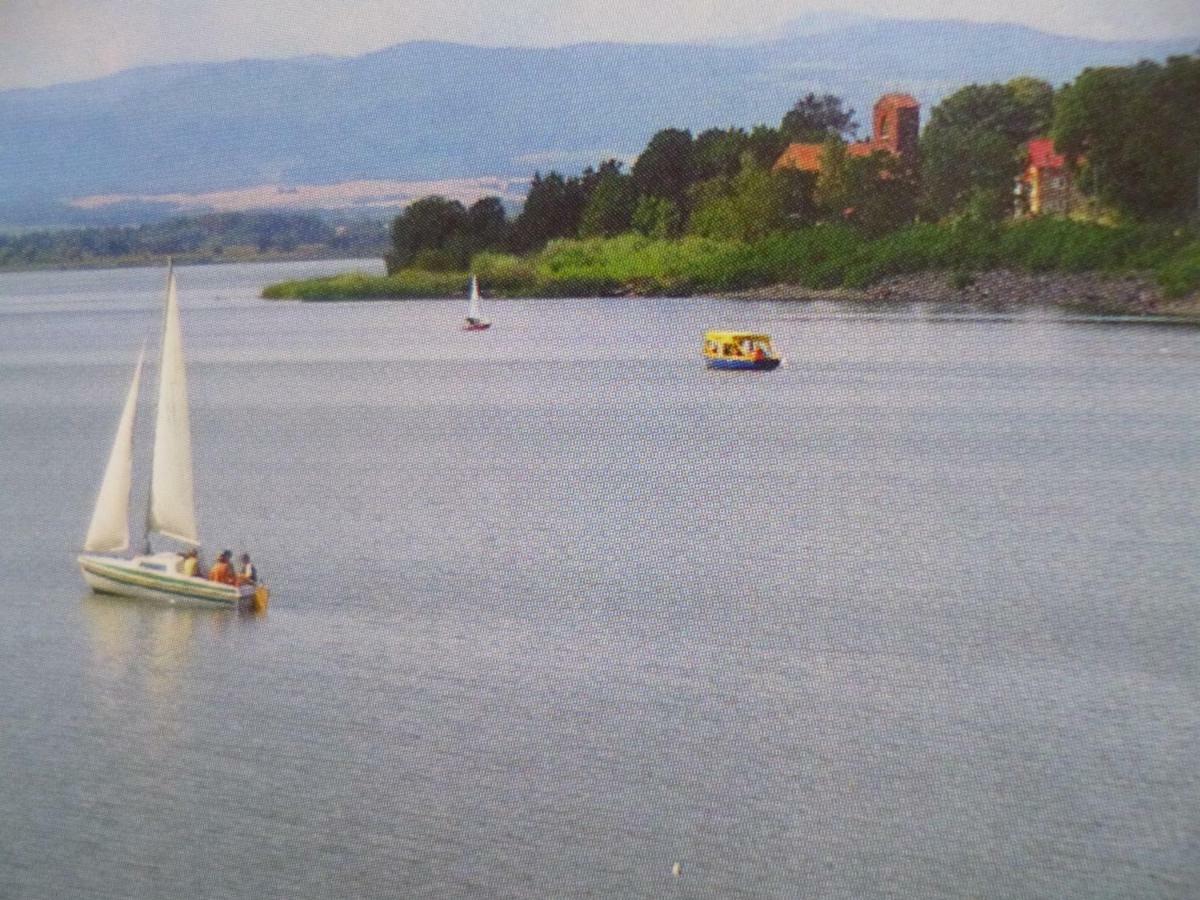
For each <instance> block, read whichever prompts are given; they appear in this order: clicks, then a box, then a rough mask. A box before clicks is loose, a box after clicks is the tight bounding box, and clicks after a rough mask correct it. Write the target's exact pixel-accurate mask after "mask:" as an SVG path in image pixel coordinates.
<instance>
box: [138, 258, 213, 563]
mask: <svg viewBox="0 0 1200 900" xmlns="http://www.w3.org/2000/svg"><path fill="white" fill-rule="evenodd" d="M146 524H147V530H148V531H154V532H157V533H158V534H161V535H164V536H166V537H169V538H174V539H175V540H177V541H183V542H184V543H186V544H199V543H200V538H199V536H198V535H197V533H196V504H195V499H194V494H193V491H192V433H191V426H190V424H189V422H188V400H187V375H186V373H185V372H184V362H183V328H182V327H181V326H180V324H179V301H178V300H177V299H176V296H175V272H174V270H171V271H169V272H168V274H167V310H166V321H165V323H164V325H163V343H162V353H161V360H160V364H159V380H158V415H157V417H156V418H155V422H154V466H153V468H152V470H151V475H150V513H149V516H148V519H147V523H146Z"/></svg>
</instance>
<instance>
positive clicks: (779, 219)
mask: <svg viewBox="0 0 1200 900" xmlns="http://www.w3.org/2000/svg"><path fill="white" fill-rule="evenodd" d="M692 201H693V210H692V215H691V218H690V219H689V221H688V231H690V232H691V233H692V234H698V235H703V236H704V237H711V238H718V239H720V240H736V241H752V240H757V239H758V238H761V237H764V236H766V235H768V234H770V233H772V232H775V231H779V230H781V229H782V228H783V227H784V226H785V225H786V214H785V191H784V188H783V185H782V183H781V182H780V180H779V179H778V178H777V177H776V176H774V175H772V174H771V172H770V171H768V170H767V169H765V168H763V167H762V166H760V165H759V164H758V163H757V162H755V160H754V157H753V156H751V155H750V154H749V153H746V154H743V156H742V166H741V170H740V171H739V172H738V174H737V175H736V176H734V177H733V178H710V179H709V180H708V181H704V182H701V183H700V184H698V185H696V187H695V188H694V189H693V191H692Z"/></svg>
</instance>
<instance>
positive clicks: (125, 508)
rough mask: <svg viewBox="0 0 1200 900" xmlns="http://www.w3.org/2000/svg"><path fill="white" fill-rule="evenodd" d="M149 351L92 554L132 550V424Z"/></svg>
mask: <svg viewBox="0 0 1200 900" xmlns="http://www.w3.org/2000/svg"><path fill="white" fill-rule="evenodd" d="M145 356H146V348H145V347H143V348H142V352H141V354H139V355H138V361H137V368H136V369H134V370H133V383H132V384H130V385H129V393H128V395H126V397H125V406H124V408H123V409H122V410H121V418H120V421H119V422H118V423H117V436H116V437H115V438H114V439H113V445H112V451H111V452H110V453H109V454H108V465H107V466H105V468H104V480H103V481H101V482H100V495H99V496H98V497H97V498H96V509H95V510H94V511H93V512H92V522H91V524H90V525H89V526H88V532H87V539H86V540H85V541H84V542H83V549H84V550H87V551H88V552H89V553H120V552H121V551H123V550H127V549H129V489H130V486H131V484H132V481H133V424H134V419H135V418H136V417H137V402H138V390H139V389H140V387H141V382H142V362H143V360H144V359H145Z"/></svg>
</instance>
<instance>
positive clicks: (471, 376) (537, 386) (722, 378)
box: [0, 263, 1200, 900]
mask: <svg viewBox="0 0 1200 900" xmlns="http://www.w3.org/2000/svg"><path fill="white" fill-rule="evenodd" d="M345 265H346V264H338V263H333V264H331V263H315V264H295V263H293V264H286V265H284V264H280V265H259V266H222V267H210V268H203V267H196V268H184V269H181V270H180V271H179V281H180V290H181V297H182V302H183V320H184V330H185V340H186V343H187V346H188V350H189V354H190V362H191V367H190V379H191V393H192V401H193V427H194V433H195V457H196V466H197V502H198V506H199V518H200V527H201V533H202V536H204V538H205V540H206V549H207V550H208V551H209V552H210V556H211V551H212V550H216V549H220V548H221V547H230V548H232V549H234V550H235V551H240V550H241V549H243V548H248V549H251V550H252V551H253V552H254V554H255V557H256V560H257V562H258V563H259V566H260V568H261V571H262V572H263V573H264V574H265V575H266V577H267V579H268V580H269V581H270V583H271V586H272V590H273V602H272V605H271V609H270V611H269V613H268V614H267V615H266V616H265V617H262V618H248V617H245V616H240V615H238V614H236V613H232V612H228V611H207V610H187V609H179V608H173V607H161V606H153V605H146V604H141V603H132V602H124V601H121V600H117V599H111V598H103V597H98V596H92V595H90V594H88V593H87V591H86V590H85V589H84V587H83V585H82V582H81V580H80V577H79V574H78V572H77V570H76V568H75V564H74V555H75V553H76V550H77V548H78V546H79V544H80V542H81V541H82V537H83V533H84V531H85V529H86V526H87V521H88V517H89V515H90V512H91V506H92V502H93V499H94V497H95V492H96V489H97V487H98V484H99V478H100V474H101V472H102V470H103V467H104V462H105V456H106V454H107V451H108V447H109V444H110V443H111V440H112V434H113V430H114V429H115V426H116V420H117V416H118V414H119V411H120V405H121V402H122V400H123V397H124V392H125V390H126V387H127V384H128V380H129V377H130V375H131V370H132V365H133V360H134V358H135V356H136V354H137V349H138V347H139V346H140V345H141V342H142V340H143V339H144V338H145V337H146V336H148V335H150V336H153V335H155V334H156V333H157V330H158V328H159V322H158V314H159V312H158V311H159V306H160V303H161V292H162V287H163V273H162V272H160V271H148V270H126V271H105V272H75V273H63V272H45V273H34V274H7V275H3V276H0V534H2V535H3V538H4V539H3V541H0V896H4V897H6V898H7V897H15V898H27V897H28V898H43V897H44V898H54V900H65V898H110V897H111V898H126V897H153V896H176V897H205V898H209V897H212V898H223V897H230V898H243V897H261V898H288V900H300V898H328V897H334V896H345V897H350V896H360V897H403V898H421V897H431V898H432V897H437V898H441V897H480V898H484V897H489V898H490V897H597V898H608V897H712V898H731V897H822V896H828V897H846V898H860V897H868V898H869V897H893V896H898V897H913V898H918V897H921V898H923V897H956V896H989V897H1031V896H1055V897H1066V896H1072V897H1132V896H1139V897H1151V896H1154V897H1157V896H1161V897H1194V896H1196V895H1197V893H1200V766H1197V758H1198V757H1197V747H1198V746H1200V655H1198V654H1197V644H1198V639H1200V627H1198V624H1197V623H1198V619H1200V616H1198V613H1197V604H1198V603H1200V564H1198V558H1197V550H1196V546H1197V538H1198V536H1200V528H1198V526H1200V512H1198V507H1197V500H1198V499H1200V491H1198V488H1200V444H1198V442H1197V434H1198V432H1200V399H1198V398H1200V332H1198V331H1196V330H1193V329H1188V328H1183V327H1164V326H1155V325H1146V324H1140V325H1131V324H1115V323H1105V322H1098V321H1086V320H1064V319H1062V318H1057V317H1055V316H1052V315H1049V314H1044V313H1042V314H1036V313H1021V314H1013V315H1009V314H1003V313H996V314H989V315H977V314H967V313H965V312H963V311H961V310H955V309H935V308H928V307H924V308H917V307H899V308H893V309H889V310H885V311H882V312H878V311H876V312H867V311H865V310H864V309H862V308H855V307H838V306H832V305H798V304H784V303H738V302H732V301H717V300H678V301H675V300H654V301H633V300H630V301H622V300H607V301H598V300H563V301H528V302H494V303H492V304H491V305H490V306H489V308H488V312H489V314H490V315H491V316H492V317H493V318H494V319H495V320H496V323H497V324H496V326H495V327H494V328H493V329H492V330H491V331H490V332H486V333H483V334H465V333H462V332H460V331H458V330H456V328H457V324H458V320H459V319H460V317H461V315H462V313H463V307H462V306H461V305H460V304H458V303H449V302H433V301H431V302H408V303H358V304H345V305H297V304H272V303H267V302H263V301H260V300H257V299H256V294H257V291H258V289H259V288H260V287H261V286H262V284H264V283H266V282H268V281H272V280H277V279H279V278H282V277H289V276H295V275H304V274H312V273H314V272H319V271H332V270H337V269H341V268H344V267H345ZM358 265H371V264H358ZM722 326H725V327H739V326H744V327H754V328H762V329H764V330H767V331H769V332H771V333H772V334H773V335H774V336H775V337H776V339H777V340H778V342H779V343H780V344H781V345H782V347H783V349H784V350H785V352H786V353H787V356H788V365H787V366H786V367H785V368H782V369H780V370H778V371H777V372H775V373H771V374H766V375H759V374H750V373H724V372H709V371H707V370H705V369H704V368H703V367H702V365H701V360H700V357H699V344H700V336H701V333H702V331H703V330H704V329H705V328H710V327H722ZM150 412H151V407H150V405H149V403H143V406H142V415H141V422H140V424H141V425H142V426H143V431H142V432H141V433H142V434H143V435H145V434H146V433H147V432H148V431H149V425H150V422H151V418H150ZM146 443H147V442H145V441H143V445H142V447H141V448H140V451H139V459H138V466H137V473H136V476H137V477H138V478H139V482H138V489H137V498H136V500H135V503H136V504H137V505H139V506H140V504H141V503H142V502H144V501H143V499H142V497H143V495H144V476H145V475H146V473H147V470H148V457H147V449H148V448H147V447H146ZM676 861H678V862H680V863H681V865H682V867H683V869H682V877H680V878H674V877H673V876H672V874H671V867H672V864H673V863H674V862H676Z"/></svg>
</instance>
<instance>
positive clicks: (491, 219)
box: [466, 197, 508, 255]
mask: <svg viewBox="0 0 1200 900" xmlns="http://www.w3.org/2000/svg"><path fill="white" fill-rule="evenodd" d="M507 230H508V214H507V213H506V212H505V210H504V204H503V203H501V202H500V198H499V197H481V198H480V199H479V200H476V201H475V203H474V204H473V205H472V206H471V208H470V209H468V210H467V222H466V232H467V243H468V244H469V245H470V248H471V254H472V255H474V254H476V253H479V252H480V251H482V250H488V249H490V248H492V247H498V246H499V245H500V244H501V243H503V241H504V238H505V235H506V233H507Z"/></svg>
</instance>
